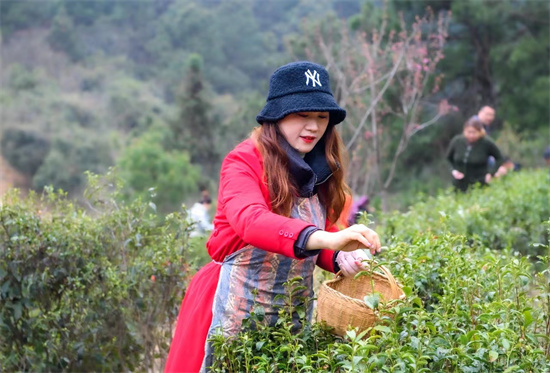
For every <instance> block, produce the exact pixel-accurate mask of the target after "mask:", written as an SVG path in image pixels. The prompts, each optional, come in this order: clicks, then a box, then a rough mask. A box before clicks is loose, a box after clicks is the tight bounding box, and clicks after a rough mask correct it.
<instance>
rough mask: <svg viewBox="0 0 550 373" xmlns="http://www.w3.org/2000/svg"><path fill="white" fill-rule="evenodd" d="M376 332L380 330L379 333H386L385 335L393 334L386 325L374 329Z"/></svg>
mask: <svg viewBox="0 0 550 373" xmlns="http://www.w3.org/2000/svg"><path fill="white" fill-rule="evenodd" d="M374 330H378V331H379V332H384V333H391V329H390V328H389V327H387V326H384V325H376V326H375V327H374Z"/></svg>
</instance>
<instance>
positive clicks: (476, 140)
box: [447, 116, 503, 192]
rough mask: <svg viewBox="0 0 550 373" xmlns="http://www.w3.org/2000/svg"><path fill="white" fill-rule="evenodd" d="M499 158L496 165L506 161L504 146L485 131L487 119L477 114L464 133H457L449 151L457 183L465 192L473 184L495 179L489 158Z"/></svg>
mask: <svg viewBox="0 0 550 373" xmlns="http://www.w3.org/2000/svg"><path fill="white" fill-rule="evenodd" d="M490 156H493V157H494V158H495V168H496V169H498V168H499V167H500V166H501V165H502V162H503V158H502V155H501V153H500V150H499V149H498V147H497V146H496V145H495V143H494V142H493V141H492V140H491V139H490V138H489V137H487V136H486V135H485V130H484V128H483V123H482V122H481V120H480V119H479V118H478V117H477V116H473V117H471V118H470V119H468V121H466V123H465V124H464V129H463V132H462V134H461V135H457V136H455V137H454V138H453V139H452V141H451V143H450V145H449V149H448V151H447V160H448V161H449V163H450V164H451V166H452V172H451V174H452V176H453V185H454V186H455V188H457V189H458V190H461V191H463V192H465V191H466V190H467V189H468V188H469V187H470V186H471V185H473V184H476V183H480V184H482V185H487V184H488V183H490V182H491V178H492V174H491V173H490V172H489V166H488V163H487V160H488V159H489V157H490Z"/></svg>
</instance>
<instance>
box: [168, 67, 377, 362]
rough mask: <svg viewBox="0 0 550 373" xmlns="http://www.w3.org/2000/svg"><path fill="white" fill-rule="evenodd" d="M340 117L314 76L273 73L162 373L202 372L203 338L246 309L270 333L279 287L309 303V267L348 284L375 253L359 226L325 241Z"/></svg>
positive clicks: (236, 320)
mask: <svg viewBox="0 0 550 373" xmlns="http://www.w3.org/2000/svg"><path fill="white" fill-rule="evenodd" d="M345 116H346V112H345V110H344V109H342V108H340V107H339V106H338V104H337V103H336V101H335V100H334V97H333V95H332V91H331V89H330V82H329V76H328V72H327V71H326V70H325V68H324V67H322V66H320V65H317V64H314V63H311V62H296V63H291V64H288V65H285V66H282V67H280V68H279V69H277V70H276V71H275V72H274V73H273V75H272V77H271V80H270V85H269V94H268V97H267V102H266V105H265V106H264V108H263V109H262V111H261V112H260V114H259V115H258V116H257V117H256V120H257V121H258V123H260V124H261V126H259V127H257V128H255V129H254V131H253V132H252V134H251V136H250V138H249V139H247V140H245V141H244V142H242V143H241V144H239V145H237V147H236V148H235V149H233V150H232V151H231V152H230V153H229V154H228V155H227V156H226V158H225V159H224V162H223V164H222V168H221V173H220V184H219V185H220V187H219V194H218V206H217V211H216V216H215V218H214V230H213V232H212V234H211V236H210V238H209V240H208V243H207V248H208V252H209V254H210V256H211V257H212V262H210V263H209V264H207V265H206V266H205V267H203V268H202V269H201V270H200V271H199V272H198V273H197V274H196V275H195V277H194V278H193V280H192V281H191V284H190V285H189V288H188V289H187V293H186V295H185V298H184V300H183V303H182V306H181V310H180V314H179V317H178V322H177V327H176V332H175V335H174V338H173V341H172V345H171V348H170V353H169V356H168V360H167V363H166V368H165V369H166V371H167V372H196V371H199V369H200V368H201V367H202V368H203V370H204V369H206V368H207V367H209V366H210V365H211V359H212V351H211V347H210V346H209V345H208V343H207V339H208V337H209V336H212V335H213V334H214V333H217V332H218V330H219V328H220V327H223V328H222V331H223V334H224V336H226V337H229V336H232V335H235V334H236V333H238V332H239V331H240V329H241V323H242V321H243V319H244V318H246V317H248V316H249V314H250V311H251V308H252V306H253V305H254V302H256V303H257V304H258V305H259V306H261V307H263V308H264V311H265V320H266V321H267V322H268V323H269V324H270V325H275V323H276V322H277V318H278V311H279V309H280V307H281V306H282V305H283V302H284V300H279V298H277V299H276V295H277V294H283V293H284V291H285V290H284V286H283V284H284V283H285V282H287V281H288V280H289V279H292V278H295V277H297V276H300V277H301V278H303V285H304V286H303V287H302V288H301V290H300V291H299V294H295V296H293V299H294V300H295V301H296V302H299V301H300V299H299V298H300V297H302V298H310V299H311V298H312V297H313V296H314V294H313V270H314V267H315V265H318V266H320V267H321V268H324V269H326V270H328V271H331V272H336V271H338V270H342V272H343V273H344V275H347V276H351V275H353V274H355V273H357V272H359V271H361V270H362V269H363V268H364V266H363V264H362V263H361V260H362V259H364V258H367V255H366V253H365V252H364V251H363V250H358V249H361V248H369V249H370V251H371V252H372V253H373V254H374V253H375V252H377V251H379V250H380V241H379V238H378V235H377V234H376V233H375V232H374V231H372V230H371V229H369V228H367V227H366V226H364V225H360V224H358V225H353V226H351V227H349V228H346V229H344V230H342V231H339V232H338V231H336V232H335V231H334V230H335V229H336V227H335V224H332V222H334V223H336V221H337V220H338V218H339V216H340V215H341V212H342V209H343V207H344V204H345V200H346V194H349V188H348V187H347V185H346V184H345V181H344V174H345V169H344V166H345V162H344V156H343V152H344V147H343V144H342V141H341V139H340V136H339V134H338V132H337V131H336V129H335V126H336V125H337V124H338V123H340V122H342V121H343V120H344V118H345ZM254 293H255V295H254ZM296 305H297V304H296ZM311 313H312V308H311V304H310V306H309V310H308V315H309V316H310V317H311ZM293 316H295V315H293ZM295 321H296V322H298V317H297V316H296V318H295Z"/></svg>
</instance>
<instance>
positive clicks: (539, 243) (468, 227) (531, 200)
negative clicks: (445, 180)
mask: <svg viewBox="0 0 550 373" xmlns="http://www.w3.org/2000/svg"><path fill="white" fill-rule="evenodd" d="M548 198H549V196H548V175H547V173H546V172H542V171H541V172H521V173H518V174H516V175H508V176H507V177H506V178H505V179H504V180H501V181H498V182H496V183H494V184H493V185H492V186H491V187H490V188H484V189H479V190H474V191H472V192H471V193H468V194H453V193H450V192H449V193H445V194H443V195H440V196H436V197H433V198H427V199H426V201H423V202H419V203H417V204H416V205H414V206H413V207H411V209H410V211H409V212H408V213H406V214H401V215H400V214H397V213H395V214H392V215H390V216H388V217H386V219H385V220H383V223H384V224H385V225H382V226H380V227H378V228H377V230H379V231H380V232H382V238H383V239H384V241H387V242H388V247H387V250H384V251H383V253H382V254H381V256H380V257H379V260H380V258H381V260H382V261H383V263H384V264H386V265H387V266H388V267H389V268H391V270H392V273H393V274H394V275H395V277H396V278H397V279H398V280H399V281H400V282H401V283H402V284H403V290H404V292H405V293H406V295H407V297H406V298H405V299H404V300H402V301H395V302H394V303H393V304H392V305H391V306H392V307H391V309H390V311H389V312H390V313H389V314H387V313H385V312H381V310H380V309H379V308H378V307H377V306H374V311H375V312H376V313H378V315H379V322H378V323H377V324H376V325H375V326H374V327H373V328H371V329H369V330H366V331H364V332H362V333H361V334H358V333H357V332H356V331H349V332H348V335H347V337H346V338H344V339H341V338H337V337H334V336H331V335H330V334H328V333H327V331H326V328H325V327H324V326H322V325H319V324H317V323H314V324H313V325H310V324H308V323H307V322H306V323H303V325H302V328H301V329H300V330H298V331H297V332H296V333H291V332H290V331H289V330H290V329H289V327H290V326H291V323H290V320H291V318H290V316H289V315H290V314H291V313H292V310H289V309H283V310H281V312H280V320H279V324H278V325H277V326H275V327H268V326H266V325H264V324H263V323H262V322H261V321H262V320H261V316H262V310H260V309H255V312H254V313H253V314H252V315H251V317H250V319H249V320H248V321H247V322H246V323H245V325H247V326H250V327H247V328H246V329H244V330H243V331H242V332H241V333H239V334H238V335H237V336H235V337H233V338H230V339H226V338H223V337H222V336H221V335H216V336H214V337H213V338H212V343H213V346H214V353H215V365H214V369H213V370H214V371H216V372H241V371H251V370H254V371H257V372H326V371H329V372H547V371H550V250H549V245H548V235H549V232H550V221H549V220H548V217H549V214H548V209H549V208H550V206H549V204H548ZM363 219H365V216H363ZM507 227H508V228H507ZM510 227H511V229H510ZM520 231H521V234H518V232H520ZM390 234H391V237H389V235H390ZM543 242H544V243H545V244H543ZM495 249H499V250H495ZM522 253H523V254H534V253H536V254H539V255H540V256H539V257H538V258H536V260H537V261H538V262H537V263H535V265H533V261H534V260H535V258H534V257H529V256H527V255H525V256H522ZM535 268H541V269H542V270H541V271H539V272H537V271H536V270H535ZM290 285H292V284H290ZM287 293H289V294H292V291H291V290H290V291H288V292H287ZM366 304H367V305H368V304H369V303H366ZM295 311H298V312H299V310H295ZM390 315H391V316H392V317H389V316H390Z"/></svg>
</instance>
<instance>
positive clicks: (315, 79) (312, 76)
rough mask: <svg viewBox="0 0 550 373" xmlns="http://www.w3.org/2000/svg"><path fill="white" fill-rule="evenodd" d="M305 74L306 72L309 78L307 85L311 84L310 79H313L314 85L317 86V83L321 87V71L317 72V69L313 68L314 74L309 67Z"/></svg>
mask: <svg viewBox="0 0 550 373" xmlns="http://www.w3.org/2000/svg"><path fill="white" fill-rule="evenodd" d="M304 74H306V78H307V80H306V85H309V79H311V81H312V82H313V87H315V84H319V87H322V84H321V81H320V80H319V73H318V72H317V70H313V74H312V73H311V71H309V69H307V71H306V72H305V73H304Z"/></svg>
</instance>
